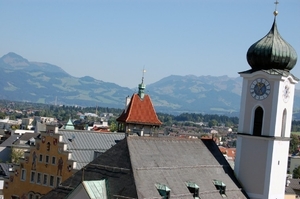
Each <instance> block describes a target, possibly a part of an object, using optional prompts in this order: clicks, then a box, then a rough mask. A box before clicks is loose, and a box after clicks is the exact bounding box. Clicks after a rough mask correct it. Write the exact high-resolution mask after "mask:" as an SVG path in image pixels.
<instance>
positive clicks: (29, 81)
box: [0, 53, 300, 116]
mask: <svg viewBox="0 0 300 199" xmlns="http://www.w3.org/2000/svg"><path fill="white" fill-rule="evenodd" d="M136 81H137V85H138V84H139V83H140V82H139V79H137V80H136ZM0 84H1V87H0V99H7V100H12V101H28V102H35V103H45V104H64V105H78V106H84V107H87V106H99V107H111V108H123V107H124V105H125V98H126V97H127V96H131V95H132V94H133V93H134V92H136V91H137V88H136V89H130V88H127V87H122V86H120V85H117V84H115V83H111V82H104V81H101V80H97V79H94V78H92V77H89V76H85V77H80V78H77V77H73V76H71V75H69V74H68V73H66V72H65V71H64V70H63V69H61V68H60V67H58V66H55V65H51V64H47V63H40V62H31V61H28V60H27V59H25V58H23V57H22V56H20V55H17V54H15V53H8V54H6V55H4V56H2V57H1V58H0ZM241 87H242V79H241V78H240V77H236V78H231V77H228V76H219V77H215V76H199V77H198V76H194V75H187V76H176V75H170V76H168V77H165V78H163V79H161V80H159V81H157V82H155V83H153V84H149V85H146V94H149V95H150V97H151V99H152V102H153V104H154V106H155V109H156V111H157V112H164V113H170V114H180V113H183V112H189V113H204V114H224V115H232V116H237V115H238V112H239V107H240V95H241ZM299 109H300V91H299V90H296V96H295V102H294V110H299Z"/></svg>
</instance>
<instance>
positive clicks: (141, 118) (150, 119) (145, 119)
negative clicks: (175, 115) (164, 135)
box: [117, 94, 162, 125]
mask: <svg viewBox="0 0 300 199" xmlns="http://www.w3.org/2000/svg"><path fill="white" fill-rule="evenodd" d="M117 121H118V122H123V123H131V124H145V125H161V124H162V122H161V121H160V120H159V119H158V117H157V115H156V112H155V110H154V107H153V104H152V101H151V99H150V96H149V95H145V96H144V99H141V98H140V97H139V95H138V94H133V95H132V97H131V100H130V103H129V104H128V107H127V111H126V113H125V110H124V111H123V112H122V114H121V115H120V117H119V118H118V119H117Z"/></svg>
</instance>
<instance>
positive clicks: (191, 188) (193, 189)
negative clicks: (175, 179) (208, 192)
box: [185, 181, 199, 199]
mask: <svg viewBox="0 0 300 199" xmlns="http://www.w3.org/2000/svg"><path fill="white" fill-rule="evenodd" d="M185 184H186V186H187V188H188V189H189V191H190V193H191V194H193V197H194V198H196V199H198V198H199V186H198V185H197V184H196V183H194V182H191V181H187V182H185Z"/></svg>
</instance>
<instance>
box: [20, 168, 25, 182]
mask: <svg viewBox="0 0 300 199" xmlns="http://www.w3.org/2000/svg"><path fill="white" fill-rule="evenodd" d="M21 180H22V181H24V180H26V170H25V169H22V171H21Z"/></svg>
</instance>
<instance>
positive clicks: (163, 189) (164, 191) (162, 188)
mask: <svg viewBox="0 0 300 199" xmlns="http://www.w3.org/2000/svg"><path fill="white" fill-rule="evenodd" d="M155 187H156V189H157V191H158V193H159V195H161V196H162V198H163V199H169V198H170V191H171V189H170V188H169V187H167V185H164V184H160V183H157V184H155Z"/></svg>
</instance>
